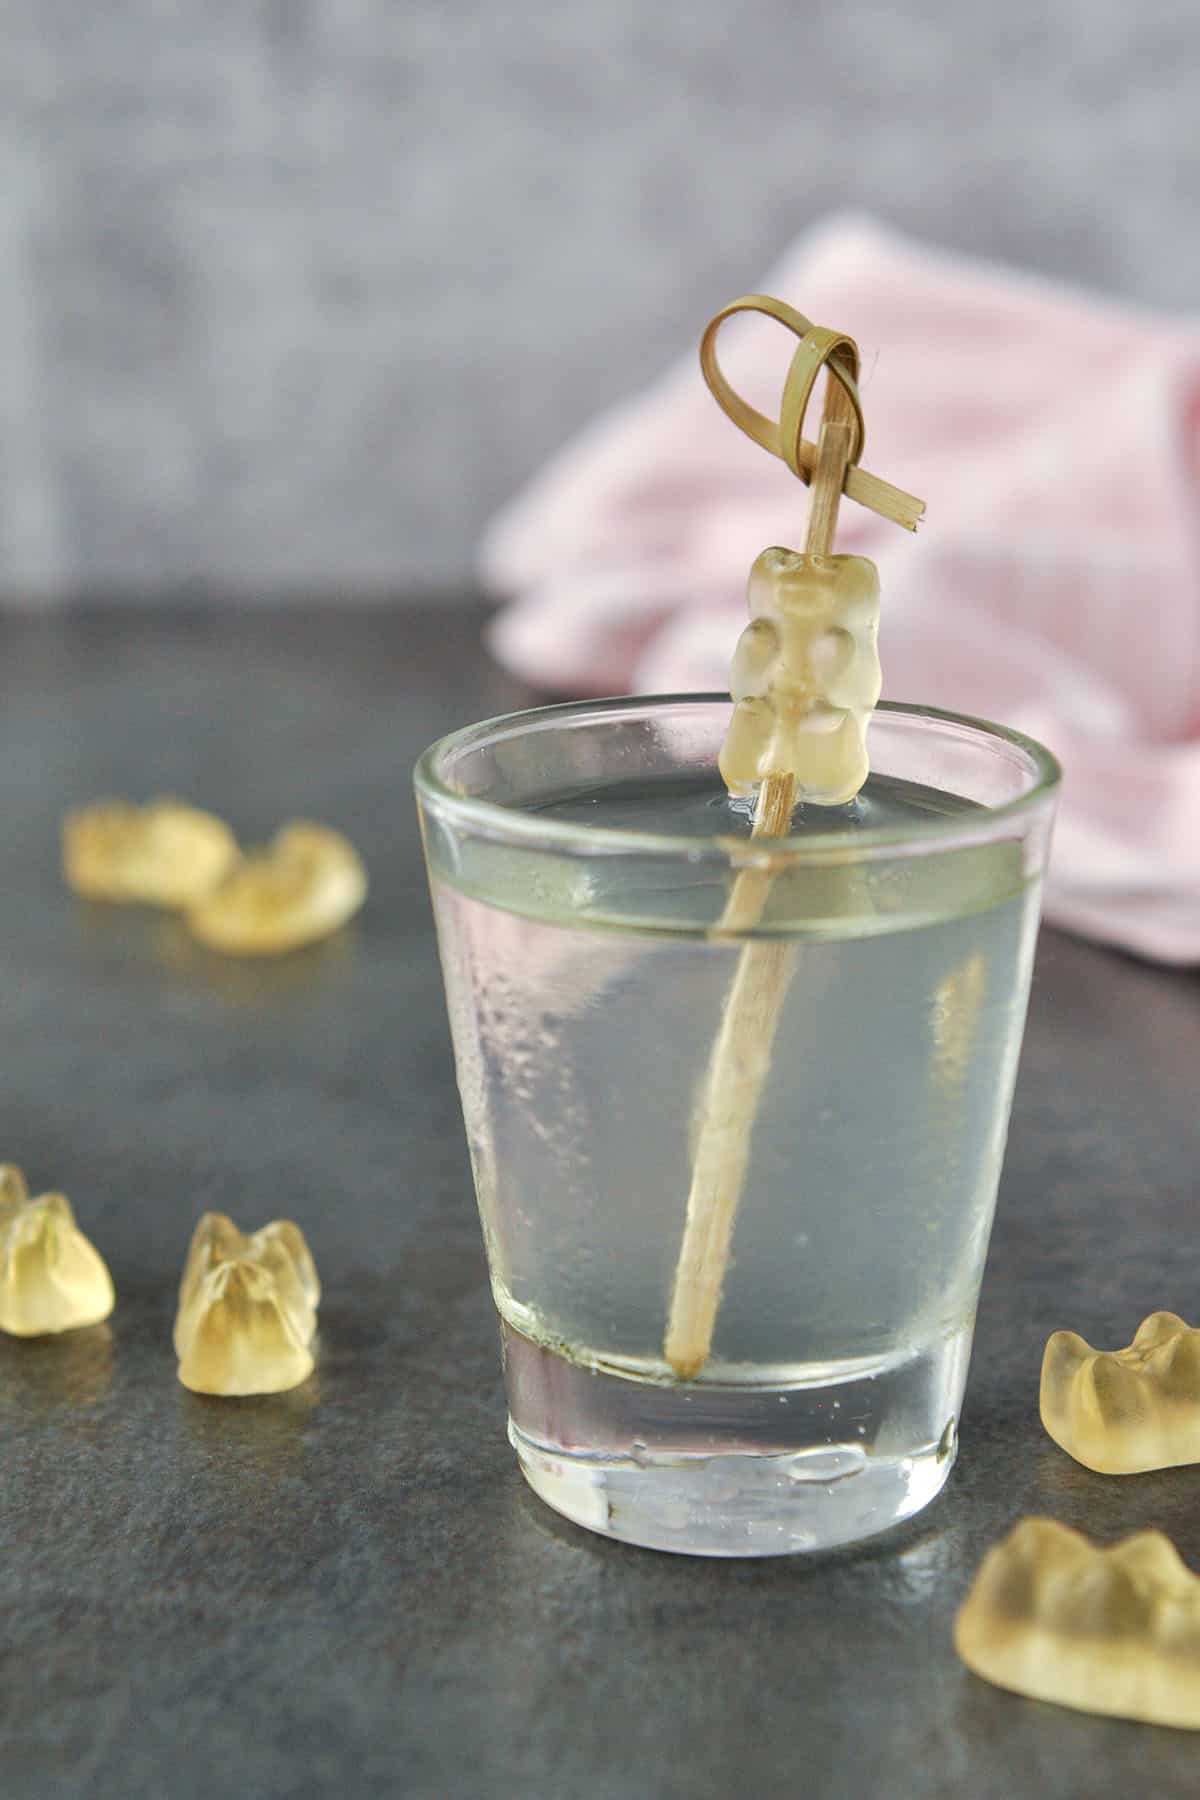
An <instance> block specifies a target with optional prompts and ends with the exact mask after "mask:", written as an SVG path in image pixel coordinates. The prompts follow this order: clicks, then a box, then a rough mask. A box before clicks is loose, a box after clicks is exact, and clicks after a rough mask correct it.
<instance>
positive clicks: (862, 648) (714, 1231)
mask: <svg viewBox="0 0 1200 1800" xmlns="http://www.w3.org/2000/svg"><path fill="white" fill-rule="evenodd" d="M740 311H752V312H761V313H765V314H766V315H767V316H768V317H771V318H774V319H777V320H778V321H779V322H780V323H782V324H783V325H785V326H786V327H787V329H788V330H789V331H791V332H792V333H793V334H794V335H795V336H796V337H797V338H798V340H799V342H798V345H797V347H796V349H795V351H794V353H793V356H792V363H791V367H790V368H789V370H788V376H787V381H786V383H785V386H784V391H783V396H782V401H781V405H780V416H779V420H778V422H776V421H774V420H771V419H767V418H765V417H764V416H763V414H761V413H759V412H756V411H755V410H754V408H752V407H750V406H749V405H748V404H747V403H746V402H745V401H744V400H743V399H742V397H741V396H740V395H739V394H737V393H736V392H735V391H734V389H732V388H731V387H730V385H729V383H728V381H727V380H726V379H725V376H724V375H723V373H722V371H721V368H720V365H719V363H718V362H717V358H716V352H715V347H714V346H715V339H716V333H717V330H718V328H719V327H720V325H721V324H722V322H723V321H724V320H725V319H726V318H728V317H729V316H730V315H731V314H732V313H735V312H740ZM700 361H701V367H702V369H703V372H704V377H705V380H706V381H707V382H708V385H709V388H710V390H711V391H712V393H713V396H714V397H715V399H716V400H717V402H718V404H719V405H720V406H721V407H722V408H723V409H724V411H725V412H726V413H727V414H728V415H729V417H730V418H731V419H732V420H733V422H734V423H735V424H736V425H737V426H739V428H740V429H741V430H743V431H744V432H746V434H747V436H749V437H751V438H752V439H753V440H754V441H755V442H756V443H758V444H761V445H762V446H763V448H764V449H767V450H769V451H770V452H771V453H772V454H773V455H775V456H779V457H781V458H782V459H783V461H785V462H786V463H787V464H788V466H789V468H790V469H791V470H792V472H793V473H794V474H796V475H798V476H799V477H800V478H801V479H802V480H804V481H806V482H808V483H809V484H810V488H811V495H810V505H809V516H808V530H807V534H806V539H805V547H804V550H803V552H800V551H796V550H786V549H780V548H774V549H770V550H765V551H763V553H762V554H761V556H759V557H758V558H757V560H756V561H755V563H754V566H753V568H752V570H751V573H750V584H749V602H750V612H751V622H750V624H749V625H748V626H747V628H746V630H745V631H744V632H743V634H742V638H741V640H740V642H739V644H738V647H737V651H736V654H735V657H734V662H733V669H732V674H731V679H730V692H731V695H732V698H733V702H734V707H733V715H732V718H731V721H730V725H729V730H728V735H727V737H726V740H725V744H724V746H723V748H722V751H721V755H720V768H721V774H722V776H723V778H724V780H725V782H726V785H727V786H728V788H729V790H730V792H731V793H732V794H734V795H737V796H742V797H748V796H751V795H756V800H755V812H754V832H753V835H754V836H755V837H786V836H787V835H788V832H789V831H790V828H791V818H792V811H793V808H794V805H795V802H796V800H797V798H800V799H803V800H806V801H809V802H811V803H814V804H823V805H835V804H839V803H841V802H843V801H846V800H850V799H852V798H853V797H854V795H855V794H857V793H858V791H859V789H860V788H861V787H862V784H863V782H864V781H865V780H866V778H867V772H868V764H867V748H866V728H867V723H868V721H869V718H870V714H871V711H872V709H873V708H874V706H875V702H876V701H877V700H878V698H879V689H880V670H879V658H878V653H877V649H876V635H877V628H878V618H879V582H878V577H877V575H876V572H875V569H874V567H873V565H872V564H871V563H869V562H867V561H866V560H865V559H864V558H862V557H857V556H835V555H833V554H832V546H833V537H834V532H835V529H836V526H837V516H838V508H839V505H840V502H841V496H842V493H843V491H844V492H846V493H849V494H851V495H852V496H853V497H854V498H856V499H859V500H861V501H863V502H864V504H866V505H869V506H871V507H872V508H873V509H874V510H875V511H878V512H881V513H882V514H883V515H884V516H885V517H887V518H891V519H893V520H895V521H896V523H898V524H902V525H904V526H906V527H907V528H908V529H910V530H915V529H916V525H917V521H918V519H919V518H920V516H921V514H922V513H923V511H924V505H923V503H922V502H921V501H920V500H916V499H914V498H913V496H912V495H909V494H904V493H902V492H901V491H900V490H899V489H896V488H892V487H891V486H890V485H889V484H888V483H887V482H883V481H880V480H879V479H878V477H876V476H868V475H866V474H865V472H864V471H862V470H859V469H858V468H857V463H858V458H859V456H860V455H861V452H862V447H863V437H864V426H863V418H862V408H861V406H860V404H859V399H858V389H857V380H858V347H857V345H856V344H855V343H854V341H853V339H851V338H848V337H845V336H844V335H841V334H839V333H836V332H832V331H827V330H825V329H824V328H823V327H821V326H816V325H813V324H811V323H810V321H809V320H808V319H806V318H804V317H803V315H802V314H800V313H797V312H795V311H794V310H793V309H792V308H791V307H790V306H788V305H786V303H785V302H783V301H780V300H775V299H773V298H771V297H770V296H769V295H764V294H753V295H750V296H748V297H747V298H745V299H743V300H736V301H734V302H733V304H732V305H731V306H727V307H725V308H724V309H723V310H722V311H721V312H720V313H718V314H717V315H716V317H715V318H714V319H712V320H711V321H710V322H709V325H708V327H707V329H706V331H705V333H704V336H703V338H702V340H701V345H700ZM822 367H824V368H825V369H826V383H825V396H824V412H823V418H822V423H821V433H820V438H819V440H818V442H817V444H816V445H815V446H814V445H812V444H809V443H806V442H805V440H804V438H803V437H802V436H801V431H802V427H803V423H804V413H805V408H806V407H807V404H808V400H809V397H810V395H811V393H812V390H813V384H814V382H815V380H816V377H817V375H818V374H819V372H820V370H821V369H822ZM769 890H770V876H769V875H768V876H766V877H764V876H763V874H762V873H761V871H758V870H751V869H747V870H744V871H743V872H742V873H741V874H739V876H738V877H737V879H736V881H735V882H734V884H733V888H732V890H731V892H730V895H729V900H728V902H727V904H726V907H725V911H724V914H723V915H722V918H721V920H720V922H719V923H718V925H717V926H716V928H715V931H714V936H718V937H729V936H739V935H742V934H744V933H753V931H754V930H755V928H756V927H757V925H758V924H759V921H760V919H761V917H762V911H763V907H764V905H765V903H766V899H767V895H768V893H769ZM791 965H792V956H791V950H790V946H789V945H788V944H786V943H774V942H770V941H766V942H755V941H754V938H753V937H750V938H749V939H748V941H747V942H746V944H745V946H744V948H743V949H742V952H741V955H740V956H739V958H738V965H737V969H736V971H735V974H734V978H733V982H732V984H731V986H730V989H729V993H728V996H727V998H726V1002H725V1007H724V1010H723V1013H722V1018H721V1024H720V1028H719V1030H718V1033H717V1037H716V1040H715V1042H714V1045H713V1050H712V1055H711V1057H710V1060H709V1067H708V1073H707V1076H706V1080H705V1086H704V1095H705V1098H704V1103H703V1106H702V1109H701V1112H700V1115H699V1129H698V1131H697V1133H696V1139H695V1145H696V1147H695V1154H694V1157H693V1161H692V1178H691V1186H690V1189H689V1192H688V1198H687V1212H686V1216H685V1220H684V1229H683V1238H682V1241H681V1244H680V1250H679V1258H678V1261H677V1263H676V1267H675V1277H674V1281H673V1284H672V1290H671V1302H670V1313H669V1317H668V1321H667V1328H666V1332H665V1334H664V1338H663V1357H664V1360H665V1361H666V1363H667V1364H668V1365H669V1367H670V1368H671V1369H672V1371H673V1372H674V1374H675V1375H676V1376H677V1377H678V1378H679V1379H680V1380H685V1381H687V1380H692V1379H694V1378H695V1376H696V1375H698V1374H699V1372H700V1370H701V1369H702V1368H703V1367H704V1364H705V1363H706V1362H707V1360H708V1357H709V1353H710V1351H711V1348H712V1337H713V1330H714V1327H715V1324H716V1318H717V1312H718V1309H719V1307H720V1302H721V1289H722V1287H723V1285H724V1279H725V1270H726V1267H727V1265H728V1262H729V1254H730V1248H731V1242H732V1236H733V1225H734V1219H735V1216H736V1213H737V1208H738V1205H739V1202H740V1199H741V1192H742V1186H743V1183H744V1180H745V1175H746V1169H747V1165H748V1161H749V1148H750V1137H751V1134H752V1132H753V1129H754V1120H755V1117H756V1115H757V1112H758V1106H759V1101H760V1098H761V1095H762V1091H763V1086H764V1084H765V1082H766V1078H767V1075H768V1073H769V1071H770V1066H771V1052H772V1047H773V1043H774V1038H775V1031H776V1028H777V1026H778V1023H779V1015H780V1010H781V1007H782V1003H783V996H784V992H785V990H786V986H787V982H788V978H789V974H790V970H791Z"/></svg>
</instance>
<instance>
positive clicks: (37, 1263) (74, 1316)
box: [0, 1163, 114, 1337]
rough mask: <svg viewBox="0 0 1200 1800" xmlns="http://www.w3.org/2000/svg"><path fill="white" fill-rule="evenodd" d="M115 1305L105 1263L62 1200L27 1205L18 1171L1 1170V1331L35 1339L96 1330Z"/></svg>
mask: <svg viewBox="0 0 1200 1800" xmlns="http://www.w3.org/2000/svg"><path fill="white" fill-rule="evenodd" d="M113 1298H114V1296H113V1284H112V1277H111V1276H110V1275H109V1272H108V1269H107V1267H106V1265H105V1262H104V1259H103V1257H102V1256H101V1255H100V1253H99V1251H97V1250H96V1249H95V1248H94V1247H93V1246H92V1245H91V1244H90V1243H89V1242H88V1240H87V1239H86V1238H85V1237H84V1235H83V1233H82V1231H80V1229H79V1227H78V1226H77V1225H76V1223H75V1215H74V1213H73V1212H72V1211H71V1205H70V1202H69V1201H68V1200H67V1198H66V1196H65V1194H40V1195H39V1196H38V1197H37V1199H35V1200H31V1199H30V1198H29V1190H28V1188H27V1187H26V1186H25V1177H24V1175H22V1173H21V1171H20V1169H18V1168H16V1167H15V1165H14V1164H12V1163H4V1164H0V1331H7V1332H10V1333H11V1334H12V1335H13V1336H14V1337H41V1336H43V1335H44V1334H46V1333H48V1332H58V1331H74V1330H76V1329H78V1327H80V1326H81V1325H98V1324H99V1323H100V1320H101V1319H107V1317H108V1315H109V1313H110V1312H111V1311H112V1309H113Z"/></svg>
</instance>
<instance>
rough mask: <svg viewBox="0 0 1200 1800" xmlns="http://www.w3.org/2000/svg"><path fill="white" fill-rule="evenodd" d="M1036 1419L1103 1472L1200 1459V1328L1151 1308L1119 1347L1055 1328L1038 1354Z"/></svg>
mask: <svg viewBox="0 0 1200 1800" xmlns="http://www.w3.org/2000/svg"><path fill="white" fill-rule="evenodd" d="M1041 1413H1042V1424H1043V1425H1044V1426H1045V1427H1046V1430H1047V1431H1048V1432H1049V1433H1050V1436H1051V1437H1052V1438H1053V1439H1054V1441H1055V1443H1056V1444H1061V1446H1062V1448H1063V1449H1064V1450H1066V1451H1067V1452H1068V1454H1069V1455H1071V1456H1073V1457H1074V1458H1075V1460H1076V1462H1081V1463H1083V1465H1084V1467H1085V1468H1088V1469H1095V1470H1097V1471H1098V1472H1099V1473H1100V1474H1101V1475H1137V1474H1140V1473H1141V1472H1142V1471H1143V1470H1145V1469H1171V1468H1175V1467H1176V1466H1177V1465H1178V1464H1180V1463H1194V1462H1200V1330H1193V1329H1192V1327H1191V1326H1189V1325H1186V1324H1185V1323H1184V1321H1183V1320H1182V1319H1181V1318H1179V1317H1177V1315H1176V1314H1175V1313H1170V1312H1157V1313H1151V1314H1150V1317H1149V1318H1148V1319H1144V1320H1143V1321H1142V1323H1141V1324H1140V1325H1139V1326H1138V1328H1137V1331H1136V1332H1135V1333H1134V1339H1133V1342H1132V1344H1129V1345H1128V1346H1127V1347H1126V1348H1125V1349H1124V1350H1093V1349H1092V1346H1091V1345H1090V1344H1089V1343H1086V1342H1085V1341H1084V1339H1083V1338H1081V1337H1080V1336H1079V1335H1078V1334H1077V1333H1076V1332H1074V1331H1056V1332H1055V1333H1054V1335H1053V1337H1051V1338H1050V1339H1049V1341H1048V1342H1047V1344H1046V1352H1045V1355H1044V1356H1043V1358H1042V1388H1041Z"/></svg>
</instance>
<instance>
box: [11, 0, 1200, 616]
mask: <svg viewBox="0 0 1200 1800" xmlns="http://www.w3.org/2000/svg"><path fill="white" fill-rule="evenodd" d="M0 35H2V39H3V42H2V43H0V150H2V154H3V169H2V172H0V363H2V368H0V595H3V596H4V597H5V598H6V599H8V600H9V601H10V602H15V603H18V604H28V603H31V602H37V601H39V600H48V599H54V598H56V597H60V596H63V597H77V596H89V595H90V596H95V597H97V598H103V597H106V596H111V595H118V596H120V595H129V594H139V595H147V596H149V595H154V594H158V593H167V594H170V593H178V592H181V591H182V592H185V593H186V592H191V593H208V592H213V593H231V594H235V595H244V596H247V597H249V598H255V597H267V596H274V595H277V594H280V593H287V594H297V595H304V594H309V593H313V594H330V593H337V594H345V595H347V596H348V597H351V598H352V597H354V596H357V595H361V596H364V597H374V596H380V595H393V594H394V595H397V596H400V597H403V596H404V595H405V594H413V595H416V594H422V593H423V594H428V593H429V592H431V591H433V590H438V591H441V590H445V591H446V592H447V593H452V592H455V591H460V592H461V591H465V588H466V584H467V583H469V580H470V570H471V561H472V553H473V547H474V542H475V539H476V537H477V534H478V531H479V528H480V526H481V524H482V523H483V521H484V519H485V518H486V516H487V515H488V513H489V512H490V511H491V509H492V508H494V507H495V506H496V504H497V503H498V502H499V501H500V500H502V499H503V498H504V496H505V495H506V494H508V493H509V492H510V491H512V489H513V488H514V487H516V486H517V485H518V484H519V483H520V482H521V481H522V479H523V478H524V477H525V476H527V475H528V474H529V473H530V472H531V471H532V470H533V469H534V468H535V467H536V465H537V464H538V463H539V461H540V460H541V459H542V458H543V457H545V456H546V455H547V454H548V453H549V452H550V451H551V450H553V449H554V448H555V446H556V445H557V444H559V443H560V442H561V441H562V440H563V439H564V438H565V437H567V436H568V435H569V434H570V433H571V432H572V431H573V430H574V429H575V428H576V427H577V426H578V425H579V424H580V423H582V422H583V421H584V420H585V419H586V418H587V417H588V416H589V415H590V414H592V413H593V412H594V411H595V410H596V409H597V408H598V407H600V406H601V405H603V403H604V402H605V401H606V400H607V399H609V398H610V397H612V396H613V395H615V394H617V393H620V392H622V391H624V390H626V389H627V388H628V387H629V386H630V385H631V384H637V383H639V382H640V381H642V380H643V379H645V378H647V377H649V376H650V375H652V374H653V373H654V372H655V371H656V370H657V369H658V368H659V367H660V365H661V364H662V362H663V361H664V359H666V358H667V357H669V356H671V355H673V354H675V353H676V352H677V351H678V350H679V349H681V348H682V347H683V346H684V345H686V344H687V343H688V342H690V341H691V340H692V338H693V337H694V335H695V331H696V327H697V324H698V322H700V321H701V320H702V319H703V317H704V316H706V314H707V313H708V312H709V311H710V310H712V308H713V307H714V306H715V305H716V304H718V303H719V302H720V301H721V300H723V299H726V298H728V296H729V295H730V293H731V292H733V291H736V290H740V289H743V288H745V287H746V286H748V285H750V284H752V283H753V282H754V281H755V280H756V279H757V278H758V277H759V276H760V275H761V274H762V273H763V272H764V270H765V269H766V268H767V267H768V266H769V264H770V263H771V261H772V260H773V259H774V257H775V256H776V255H777V254H778V252H779V251H780V249H781V248H782V247H783V245H784V244H785V242H786V241H787V240H788V239H789V238H791V237H792V236H793V235H794V234H795V233H796V232H797V231H798V230H799V229H801V228H802V227H803V226H804V225H805V224H806V223H807V222H809V221H811V220H812V219H814V218H816V217H817V216H818V215H820V214H821V213H823V212H825V211H827V210H828V209H830V208H834V207H841V206H847V205H850V206H855V207H860V208H865V209H868V210H871V211H874V212H875V213H877V214H878V215H879V216H880V217H882V218H883V219H885V220H886V221H888V222H890V223H892V224H894V225H897V226H899V227H902V228H907V229H909V230H911V231H914V232H918V233H921V234H925V235H927V236H929V237H931V238H932V239H934V240H937V241H938V242H940V243H942V244H945V245H950V246H959V247H962V248H964V249H968V250H972V251H979V252H983V253H986V254H989V255H995V256H999V257H1004V258H1010V259H1016V260H1018V261H1022V262H1025V263H1028V264H1029V265H1031V266H1033V267H1034V268H1037V269H1040V270H1045V271H1049V272H1051V273H1053V274H1055V275H1060V276H1067V277H1072V278H1079V279H1082V280H1084V281H1088V282H1091V283H1095V284H1097V285H1098V286H1099V287H1101V288H1103V289H1106V290H1109V291H1111V292H1113V293H1116V294H1122V295H1128V296H1135V297H1137V298H1139V299H1141V300H1144V301H1147V302H1152V303H1157V304H1161V305H1163V306H1167V307H1172V308H1181V309H1190V308H1194V307H1195V306H1196V305H1197V300H1198V297H1200V232H1198V231H1197V210H1198V200H1197V196H1198V195H1200V123H1198V114H1200V108H1198V106H1197V94H1198V86H1197V55H1198V52H1200V8H1198V7H1197V6H1196V4H1195V3H1194V0H1174V3H1169V0H1141V3H1140V4H1139V5H1137V6H1135V7H1130V6H1128V5H1127V4H1126V3H1125V0H1058V3H1057V4H1051V5H1045V4H1037V5H1033V4H1030V3H1029V0H1017V3H1016V4H1007V5H1005V4H995V3H987V0H958V3H957V4H949V3H943V0H936V3H935V0H931V3H929V4H926V5H921V4H918V3H916V0H898V4H895V5H887V4H884V3H880V0H874V3H869V4H858V5H856V4H853V0H850V3H847V0H741V3H740V4H738V5H734V6H730V5H729V4H727V0H510V4H508V5H503V6H489V5H487V4H485V3H484V0H440V3H439V4H434V3H432V0H322V3H320V4H316V3H313V0H90V4H89V3H85V0H0Z"/></svg>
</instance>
